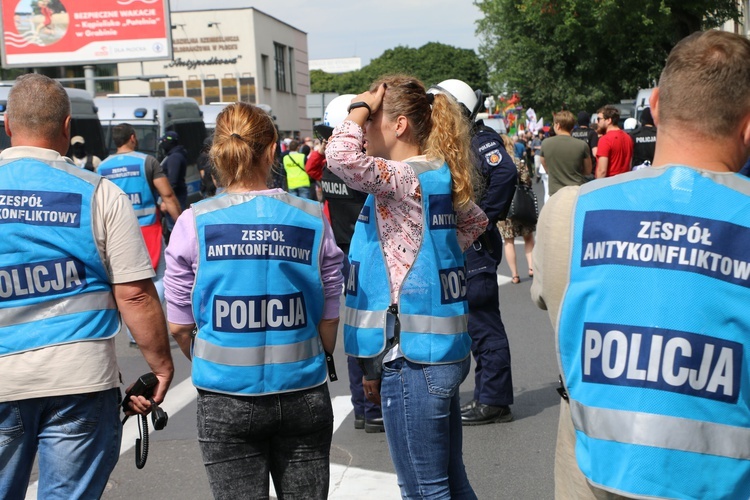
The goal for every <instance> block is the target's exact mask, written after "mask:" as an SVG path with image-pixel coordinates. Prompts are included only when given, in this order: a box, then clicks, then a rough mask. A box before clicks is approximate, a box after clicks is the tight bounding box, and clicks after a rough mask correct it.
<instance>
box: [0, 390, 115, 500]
mask: <svg viewBox="0 0 750 500" xmlns="http://www.w3.org/2000/svg"><path fill="white" fill-rule="evenodd" d="M119 403H120V390H119V389H116V388H115V389H108V390H106V391H100V392H92V393H88V394H74V395H70V396H50V397H45V398H34V399H23V400H20V401H8V402H5V403H0V471H2V474H0V498H23V497H24V496H26V489H27V488H28V486H29V477H30V476H31V469H32V466H33V465H34V457H35V456H36V455H37V452H38V453H39V493H38V497H39V498H44V499H45V500H46V499H58V498H59V499H66V500H67V499H70V498H99V497H101V495H102V492H103V491H104V487H105V486H106V485H107V480H108V479H109V475H110V474H111V473H112V470H113V469H114V468H115V465H116V464H117V459H118V458H119V456H120V440H121V438H122V424H120V418H119V416H120V405H119Z"/></svg>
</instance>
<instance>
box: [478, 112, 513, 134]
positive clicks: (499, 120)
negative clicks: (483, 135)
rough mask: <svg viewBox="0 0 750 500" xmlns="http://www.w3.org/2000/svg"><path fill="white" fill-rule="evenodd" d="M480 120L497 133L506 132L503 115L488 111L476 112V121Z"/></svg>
mask: <svg viewBox="0 0 750 500" xmlns="http://www.w3.org/2000/svg"><path fill="white" fill-rule="evenodd" d="M479 120H482V121H483V122H484V124H485V125H487V126H488V127H490V128H491V129H494V130H495V132H497V133H498V134H507V133H508V131H507V129H506V128H505V120H504V119H503V115H490V114H488V113H477V121H479Z"/></svg>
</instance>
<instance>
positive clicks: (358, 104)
mask: <svg viewBox="0 0 750 500" xmlns="http://www.w3.org/2000/svg"><path fill="white" fill-rule="evenodd" d="M357 108H366V109H367V119H368V120H369V118H370V115H371V114H372V110H371V109H370V105H369V104H367V103H366V102H365V101H357V102H353V103H351V104H350V105H349V107H348V108H346V112H347V113H351V112H352V110H353V109H357Z"/></svg>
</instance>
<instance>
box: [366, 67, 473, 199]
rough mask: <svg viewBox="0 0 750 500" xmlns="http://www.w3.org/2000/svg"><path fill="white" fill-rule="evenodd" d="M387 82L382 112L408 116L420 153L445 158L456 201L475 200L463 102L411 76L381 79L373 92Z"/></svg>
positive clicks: (391, 115) (387, 114)
mask: <svg viewBox="0 0 750 500" xmlns="http://www.w3.org/2000/svg"><path fill="white" fill-rule="evenodd" d="M383 83H385V84H386V91H385V96H384V97H383V106H382V108H383V114H384V115H385V116H386V117H388V119H389V120H392V121H395V120H396V119H397V118H398V117H399V116H405V117H406V119H407V120H408V122H409V130H410V131H411V136H410V139H411V140H412V141H413V142H414V143H416V144H417V145H418V147H419V150H420V152H422V153H423V154H425V155H427V156H428V157H430V158H437V159H441V160H444V161H445V162H446V163H447V164H448V168H450V172H451V178H452V180H453V203H454V204H455V205H456V206H457V207H460V206H462V205H464V204H466V203H468V202H469V201H474V186H475V185H477V184H475V176H476V168H475V167H474V164H473V163H472V159H471V136H470V131H469V122H468V120H467V119H466V117H465V116H464V114H463V110H462V109H461V107H460V105H459V104H458V103H457V102H456V101H455V100H453V99H452V98H451V97H449V96H447V95H444V94H437V95H433V94H428V93H427V89H425V86H424V84H422V82H420V81H419V80H417V79H416V78H414V77H412V76H408V75H389V76H384V77H382V78H380V79H378V80H377V81H376V82H375V83H373V84H372V87H370V91H371V92H375V91H376V90H377V88H378V87H379V86H380V85H382V84H383Z"/></svg>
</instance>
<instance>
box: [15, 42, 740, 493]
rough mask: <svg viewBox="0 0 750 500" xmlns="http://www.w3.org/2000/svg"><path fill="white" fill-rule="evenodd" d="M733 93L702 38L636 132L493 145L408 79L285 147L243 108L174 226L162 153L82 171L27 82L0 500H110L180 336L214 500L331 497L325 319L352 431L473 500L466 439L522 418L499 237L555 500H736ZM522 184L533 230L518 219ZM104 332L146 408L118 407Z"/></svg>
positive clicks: (600, 129)
mask: <svg viewBox="0 0 750 500" xmlns="http://www.w3.org/2000/svg"><path fill="white" fill-rule="evenodd" d="M749 77H750V41H748V40H747V39H746V38H744V37H741V36H738V35H734V34H730V33H726V32H719V31H710V32H704V33H695V34H693V35H691V36H689V37H687V38H686V39H684V40H682V41H681V42H680V43H678V44H677V45H676V46H675V48H674V49H673V50H672V52H671V53H670V55H669V58H668V60H667V62H666V66H665V68H664V70H663V72H662V75H661V78H660V81H659V86H658V88H656V89H655V90H654V91H653V94H652V96H651V102H650V108H647V109H646V110H644V112H643V114H642V115H641V123H640V124H638V126H636V127H635V128H633V129H632V130H631V131H630V132H629V133H626V132H625V131H623V130H622V129H620V127H619V125H618V123H619V112H618V111H617V108H615V107H613V106H603V107H601V108H600V109H599V110H598V111H597V113H596V116H595V122H596V127H595V128H593V129H592V128H590V127H589V125H590V124H593V122H592V121H591V119H590V116H589V114H588V113H586V112H580V113H579V114H578V116H577V117H576V116H575V115H573V113H571V112H569V111H566V110H563V111H560V112H558V113H555V115H554V120H553V124H552V127H551V129H550V131H549V134H545V133H543V132H542V133H539V134H536V135H534V134H529V133H527V134H523V135H520V134H517V135H515V136H514V137H512V138H510V137H507V136H500V135H499V134H498V133H497V132H495V131H494V130H492V129H490V128H489V127H486V126H485V125H484V124H483V123H482V122H481V121H477V120H476V119H475V117H476V113H477V111H478V109H479V107H480V102H481V101H482V99H481V97H482V95H481V92H480V91H476V90H473V89H471V87H470V86H468V85H467V84H466V83H465V82H462V81H460V80H445V81H443V82H440V83H439V84H437V85H434V86H432V87H426V86H425V85H424V84H423V83H422V82H420V81H419V80H418V79H416V78H414V77H412V76H409V75H390V76H385V77H382V78H380V79H378V80H377V81H375V82H373V83H372V85H371V86H370V88H369V89H368V90H367V91H365V92H363V93H361V94H359V95H356V96H354V95H351V96H341V97H340V98H338V100H335V102H332V103H331V104H330V105H329V109H327V110H326V119H325V121H324V124H323V125H320V126H318V127H316V129H315V130H316V133H317V134H318V138H316V139H315V140H311V139H310V138H304V140H302V141H290V142H289V144H288V146H287V145H286V143H285V141H283V140H280V139H279V136H278V131H277V128H276V125H275V123H274V120H273V118H272V117H271V116H270V115H269V114H267V113H266V112H265V111H263V110H261V109H260V108H258V107H256V106H253V105H250V104H246V103H234V104H231V105H229V106H227V107H226V108H225V109H224V110H223V111H222V112H221V113H220V114H219V116H218V117H217V120H216V130H215V133H214V136H213V138H212V140H211V141H209V142H207V143H206V149H205V150H204V153H203V155H202V159H201V161H202V169H201V176H202V178H203V181H204V182H203V185H204V187H205V190H204V192H205V194H206V198H205V199H203V200H202V201H199V202H196V203H193V204H192V205H191V206H188V205H187V196H186V194H187V193H186V188H185V183H184V176H185V168H186V160H185V153H184V147H183V146H182V145H181V144H180V138H179V135H177V134H176V133H174V132H169V133H167V134H166V135H165V136H164V137H162V139H161V141H162V146H163V149H164V150H165V152H166V153H167V155H166V158H165V160H164V161H163V162H162V163H161V164H159V162H157V160H156V159H155V158H153V157H150V156H148V155H143V154H140V153H138V152H137V150H138V139H137V136H136V134H135V131H134V129H133V127H132V126H130V125H129V124H127V123H123V124H120V125H118V126H116V127H115V128H114V129H113V139H114V142H115V144H116V146H117V152H116V154H114V155H112V156H110V157H109V158H107V159H106V160H104V161H100V162H97V161H96V160H99V159H98V158H97V159H96V160H95V159H94V158H93V157H92V156H91V155H89V154H87V153H86V151H85V147H84V146H85V143H84V141H83V139H82V138H81V137H73V138H71V137H69V136H70V104H69V101H68V98H67V95H66V93H65V91H64V89H63V88H62V86H61V85H60V84H59V83H58V82H55V81H53V80H51V79H49V78H47V77H44V76H41V75H38V74H27V75H24V76H22V77H19V78H18V79H17V81H16V84H15V85H14V87H13V89H12V90H11V92H10V95H9V98H8V104H7V113H6V115H5V128H6V132H7V135H8V136H9V137H10V138H11V145H12V147H10V148H8V149H6V150H4V151H3V152H2V153H0V181H1V183H2V186H3V190H2V194H1V195H0V206H3V214H7V216H6V215H3V218H2V220H0V223H2V224H3V228H4V238H3V239H2V241H0V247H2V252H0V291H2V293H1V294H0V340H1V341H0V372H1V373H3V384H2V386H0V430H2V431H3V435H5V436H6V439H5V440H4V441H3V442H1V443H0V466H2V470H3V474H2V475H1V476H0V497H2V498H23V497H24V495H25V492H26V489H27V486H28V481H29V477H30V474H31V470H32V466H33V464H34V460H35V457H36V456H37V454H38V455H39V471H40V472H39V495H40V497H43V498H98V497H99V496H101V494H102V492H103V490H104V487H105V485H106V482H107V479H108V477H109V475H110V473H111V472H112V470H113V468H114V466H115V464H116V462H117V450H118V449H119V442H120V439H121V432H122V427H121V424H120V421H119V411H120V408H121V404H124V407H125V408H127V410H126V413H127V414H142V415H145V414H148V413H149V412H150V411H152V410H153V409H154V407H155V406H157V405H158V404H159V403H161V402H162V401H163V400H164V398H165V396H167V391H168V388H169V385H170V383H171V380H172V377H173V372H174V368H173V361H172V357H171V351H170V345H169V340H168V332H169V333H171V335H172V336H173V337H174V339H175V341H176V342H177V344H178V346H179V348H180V350H181V351H182V353H183V354H184V355H185V356H186V357H187V358H188V359H189V360H191V363H192V382H193V384H194V385H195V387H196V388H197V390H198V399H197V413H198V415H197V417H198V418H197V434H198V442H199V446H200V450H201V454H202V457H203V461H204V465H205V470H206V473H207V476H208V481H209V485H210V488H211V492H212V494H213V496H214V497H215V498H219V499H223V498H227V499H228V498H264V497H265V498H267V497H268V491H269V478H270V481H273V484H274V487H275V490H276V492H277V495H278V496H279V498H318V499H324V498H326V497H327V496H328V488H329V479H330V471H329V468H330V467H329V466H330V449H331V442H332V433H333V409H332V405H331V399H330V395H329V392H328V385H327V383H328V381H329V380H335V378H336V373H335V366H334V364H333V356H332V354H333V352H334V350H335V349H336V344H337V336H338V332H339V322H340V320H339V318H340V317H341V323H342V325H341V331H343V350H344V352H345V353H346V354H347V356H348V370H349V379H350V388H351V391H352V404H353V406H354V410H355V412H354V413H355V419H354V426H355V427H356V428H362V429H365V431H367V432H381V431H385V437H386V440H387V442H388V447H389V450H390V454H391V458H392V460H393V464H394V467H395V470H396V475H397V478H398V484H399V487H400V489H401V494H402V496H403V497H404V498H457V499H471V498H476V494H475V493H474V490H473V488H472V486H471V484H470V482H469V479H468V476H467V473H466V470H465V467H464V463H463V458H462V427H463V426H466V425H484V424H491V423H503V422H510V421H512V420H513V418H514V415H513V412H512V410H511V406H512V405H513V382H512V373H511V355H510V346H509V343H508V336H507V333H506V331H505V327H504V323H503V320H502V315H501V311H500V297H499V288H498V284H497V268H498V265H499V263H500V262H501V258H502V250H503V249H504V250H505V253H506V256H507V258H508V265H509V268H510V270H511V273H512V277H511V283H519V282H520V273H519V272H518V266H517V263H516V254H515V239H516V238H517V237H521V238H523V242H524V250H525V257H526V264H527V265H528V276H529V278H531V279H533V283H532V286H531V295H532V299H533V301H534V302H535V303H536V304H537V305H538V306H539V307H540V308H542V309H546V310H547V311H548V312H549V316H550V321H551V323H552V325H553V328H554V329H555V334H556V336H555V339H554V340H553V339H550V342H556V343H557V349H556V350H557V353H558V360H559V364H560V368H561V372H562V373H561V378H560V379H561V387H560V389H559V393H560V394H561V396H562V399H561V405H560V420H559V428H558V437H557V448H556V460H555V494H556V497H557V498H561V499H589V498H590V499H594V498H597V499H601V498H607V499H619V498H728V499H735V498H737V499H739V498H743V499H744V498H748V497H750V450H748V443H750V392H748V391H749V390H750V388H748V380H749V374H750V372H749V371H748V365H749V363H748V359H749V357H750V340H748V337H747V332H748V331H749V330H750V317H748V315H747V314H746V313H745V312H744V311H745V305H746V304H747V302H748V300H749V299H750V291H748V290H750V276H749V273H748V272H746V271H747V269H750V263H748V259H747V258H746V257H745V255H746V252H745V251H744V248H745V243H746V242H747V241H750V210H749V209H750V184H749V181H748V180H747V179H746V178H744V177H742V176H740V175H736V173H737V172H738V171H740V168H741V167H743V165H745V164H746V162H747V163H748V164H750V162H748V158H750V78H749ZM696 95H700V96H703V97H704V99H702V100H701V102H696V100H695V96H696ZM688 103H690V104H691V105H692V107H688V106H687V104H688ZM696 105H697V106H703V107H704V108H705V109H704V110H703V111H705V113H702V116H704V118H705V119H704V123H703V124H702V125H699V124H698V123H697V122H696V120H695V119H694V114H695V113H696V110H695V109H694V108H695V106H696ZM656 125H658V126H659V132H658V135H657V128H656ZM282 144H284V147H283V148H282ZM70 146H73V148H72V150H73V154H74V156H75V158H73V159H68V158H66V157H64V156H63V155H64V154H65V152H66V151H67V150H68V149H69V147H70ZM282 149H284V150H285V151H283V152H282V151H281V150H282ZM534 178H536V179H539V180H541V181H542V182H543V184H544V192H545V195H544V201H545V204H544V209H543V210H542V212H541V215H540V217H539V219H538V221H536V223H533V222H530V221H529V220H524V221H523V222H521V221H519V220H514V216H513V214H514V213H515V212H514V211H513V210H514V206H515V204H516V201H514V198H515V197H516V196H517V195H518V193H519V192H520V191H527V190H526V189H521V188H520V187H522V186H523V187H528V186H530V185H531V184H532V182H533V179H534ZM212 185H214V187H213V188H211V186H212ZM321 202H322V203H321ZM162 214H164V216H165V217H167V218H169V219H170V221H169V223H168V224H165V225H166V226H167V227H168V229H169V230H168V233H167V235H168V238H165V237H164V236H165V235H164V234H163V232H162V226H163V225H162V223H161V220H160V219H161V217H162ZM509 214H510V215H509ZM534 220H535V219H534ZM535 233H536V241H535V238H534V235H535ZM535 243H536V244H535ZM524 274H525V273H524ZM514 288H515V287H514ZM707 292H708V293H707ZM342 293H343V295H344V299H343V302H344V303H343V305H342V304H341V300H342ZM717 297H720V298H721V299H720V300H718V299H717ZM163 301H166V311H167V314H166V316H165V315H164V312H163V309H162V302H163ZM123 329H127V330H128V331H129V332H130V335H131V336H132V337H131V338H132V341H133V342H135V343H136V344H137V345H138V347H139V348H140V353H141V354H142V355H143V357H144V358H145V360H146V362H147V363H148V364H149V367H150V368H151V370H152V371H153V373H154V374H155V375H156V378H157V385H156V387H155V391H154V393H153V397H152V398H145V397H143V396H135V395H133V396H130V397H129V399H128V400H126V401H124V402H122V403H121V393H120V383H121V382H120V380H119V370H118V366H117V360H116V356H115V349H114V336H115V335H116V334H117V333H118V332H119V331H120V330H123ZM472 356H473V358H474V360H475V372H474V386H475V389H474V393H473V397H472V399H471V400H470V401H464V402H462V401H460V398H459V392H458V389H459V386H460V385H461V383H462V382H463V381H464V379H465V378H466V377H467V376H468V374H469V372H470V366H471V357H472ZM72 363H75V365H76V366H77V374H76V377H75V378H74V380H71V379H70V378H68V377H61V376H60V375H61V374H62V373H65V372H66V369H65V367H66V366H69V365H71V364H72ZM31 372H33V373H34V376H33V379H32V380H33V384H31V383H30V382H29V379H28V377H27V376H26V375H25V374H29V373H31ZM384 401H387V402H388V404H382V403H383V402H384ZM61 450H64V452H63V453H64V457H65V458H64V459H60V458H59V457H60V456H61V455H60V453H61ZM685 470H690V471H692V473H691V474H688V475H686V474H685V473H684V471H685Z"/></svg>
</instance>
